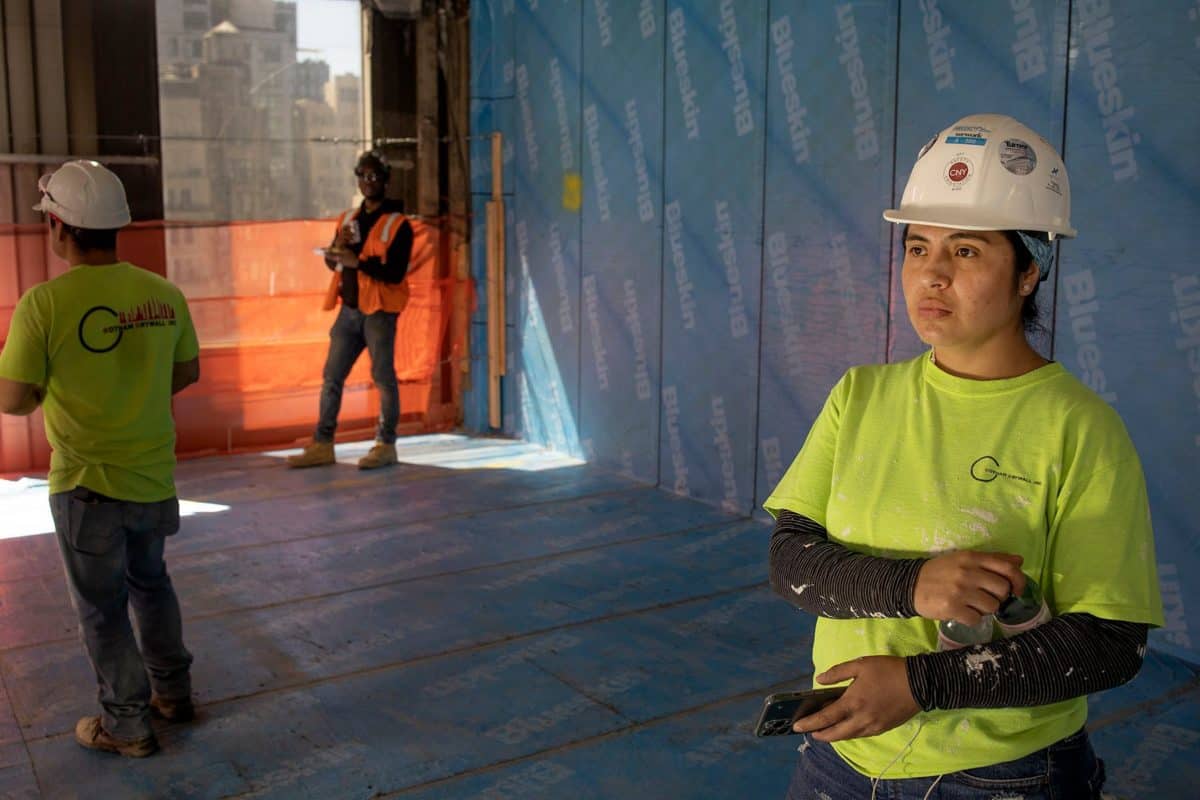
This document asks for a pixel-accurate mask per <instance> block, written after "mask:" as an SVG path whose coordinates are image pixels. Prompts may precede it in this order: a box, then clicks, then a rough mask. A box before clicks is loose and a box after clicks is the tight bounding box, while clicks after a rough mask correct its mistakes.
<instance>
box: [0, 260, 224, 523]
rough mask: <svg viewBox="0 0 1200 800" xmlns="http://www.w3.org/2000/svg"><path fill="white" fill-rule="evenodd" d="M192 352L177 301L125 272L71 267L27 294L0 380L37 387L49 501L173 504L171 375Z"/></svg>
mask: <svg viewBox="0 0 1200 800" xmlns="http://www.w3.org/2000/svg"><path fill="white" fill-rule="evenodd" d="M199 352H200V348H199V344H198V343H197V341H196V330H195V328H194V327H193V326H192V318H191V315H190V314H189V312H188V307H187V302H186V301H185V300H184V298H183V294H182V293H181V292H180V291H179V289H178V288H176V287H175V286H174V285H173V284H172V283H170V282H169V281H167V280H165V279H164V278H161V277H159V276H158V275H155V274H153V273H151V272H147V271H146V270H143V269H139V268H138V267H135V266H133V265H132V264H129V263H125V262H121V263H117V264H108V265H105V266H86V265H85V266H77V267H73V268H71V269H70V270H69V271H68V272H66V273H65V274H63V275H60V276H59V277H57V278H54V279H53V280H50V281H47V282H46V283H42V284H39V285H37V286H35V287H33V288H32V289H30V290H29V291H28V292H26V293H25V295H24V296H23V297H22V298H21V300H20V302H18V303H17V307H16V309H15V310H14V311H13V318H12V325H11V326H10V328H9V331H8V340H7V342H6V343H5V345H4V351H3V353H0V377H4V378H8V379H9V380H14V381H21V382H23V383H32V384H35V385H37V386H42V387H45V390H46V397H45V401H44V403H43V405H42V409H43V413H44V416H45V420H46V438H47V439H49V441H50V446H51V447H52V448H53V452H52V454H51V456H50V476H49V479H50V492H51V493H56V492H65V491H70V490H71V489H74V488H75V487H77V486H85V487H87V488H88V489H91V490H93V491H96V492H100V493H102V494H106V495H109V496H110V497H115V498H117V499H120V500H132V501H135V502H143V503H150V502H157V501H159V500H166V499H168V498H170V497H173V496H174V495H175V482H174V470H175V422H174V420H173V419H172V417H171V374H172V371H173V369H174V365H175V363H176V362H181V361H190V360H192V359H193V358H196V356H197V355H198V354H199Z"/></svg>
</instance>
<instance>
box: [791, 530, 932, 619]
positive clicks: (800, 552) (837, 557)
mask: <svg viewBox="0 0 1200 800" xmlns="http://www.w3.org/2000/svg"><path fill="white" fill-rule="evenodd" d="M924 563H925V559H923V558H901V559H897V558H880V557H877V556H868V555H864V554H863V553H856V552H855V551H853V550H851V549H849V548H848V547H845V546H843V545H841V544H838V543H837V542H832V541H830V540H829V532H828V531H826V530H825V528H824V527H822V526H821V525H820V524H818V523H817V522H815V521H813V520H811V519H809V518H808V517H805V516H802V515H800V514H796V513H794V512H792V511H779V512H778V516H777V517H776V520H775V533H774V534H773V535H772V536H771V552H770V559H769V564H770V566H769V573H770V577H771V588H772V589H774V590H775V592H776V593H777V594H779V595H780V596H781V597H783V598H784V599H785V600H787V601H788V602H790V603H791V604H792V605H794V606H796V607H797V608H801V609H803V610H805V611H807V612H809V613H810V614H815V615H817V616H818V617H829V618H831V619H855V618H858V617H900V618H907V617H915V616H917V611H916V609H915V608H914V607H913V593H914V591H915V590H916V585H917V575H918V574H919V573H920V571H921V565H923V564H924Z"/></svg>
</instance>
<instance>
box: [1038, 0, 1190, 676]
mask: <svg viewBox="0 0 1200 800" xmlns="http://www.w3.org/2000/svg"><path fill="white" fill-rule="evenodd" d="M1154 9H1155V12H1156V13H1146V10H1147V6H1145V5H1144V4H1142V3H1137V2H1132V0H1130V1H1129V2H1107V1H1106V0H1100V1H1099V2H1087V3H1077V4H1076V5H1075V7H1074V9H1073V14H1072V31H1071V34H1072V41H1071V46H1072V48H1073V49H1074V50H1076V51H1077V53H1078V55H1077V57H1076V59H1075V62H1074V63H1073V65H1072V72H1071V80H1070V92H1071V93H1070V98H1069V102H1068V109H1069V115H1068V124H1067V156H1068V157H1067V168H1068V174H1069V175H1070V176H1071V194H1072V205H1073V208H1072V216H1073V220H1072V221H1073V222H1074V223H1075V226H1076V227H1077V228H1078V229H1079V238H1078V239H1077V240H1074V241H1068V242H1065V243H1064V244H1063V245H1062V248H1061V251H1060V252H1061V259H1062V272H1061V274H1060V276H1059V283H1058V287H1059V293H1058V298H1059V303H1058V313H1057V327H1056V338H1055V345H1056V346H1055V356H1056V358H1058V359H1059V360H1060V361H1062V363H1063V364H1065V365H1066V366H1067V367H1068V368H1069V369H1071V371H1072V372H1074V373H1075V374H1076V375H1078V376H1080V378H1081V379H1082V380H1083V381H1084V382H1085V383H1087V384H1088V385H1089V386H1091V387H1092V388H1093V389H1094V390H1095V391H1097V392H1098V393H1100V394H1101V395H1102V396H1103V397H1105V399H1107V400H1108V401H1109V402H1110V403H1111V404H1112V405H1113V406H1114V407H1115V408H1116V409H1117V411H1118V412H1119V413H1120V414H1121V417H1122V419H1124V420H1125V424H1126V426H1127V427H1128V428H1129V431H1130V434H1131V435H1132V437H1133V440H1134V443H1135V444H1136V445H1137V448H1138V453H1139V455H1140V457H1141V459H1142V464H1143V468H1144V469H1145V472H1146V479H1147V484H1148V486H1149V490H1150V503H1151V513H1152V514H1153V517H1154V528H1155V539H1156V545H1157V550H1158V559H1159V577H1160V581H1161V587H1162V592H1163V604H1164V607H1165V611H1166V618H1167V619H1166V621H1167V624H1166V627H1165V628H1164V629H1162V630H1161V631H1158V632H1156V633H1155V634H1153V641H1154V643H1155V644H1156V646H1160V647H1166V648H1167V649H1175V650H1177V651H1178V653H1179V654H1180V655H1183V656H1184V657H1185V658H1190V659H1192V660H1197V656H1200V628H1198V627H1197V622H1196V621H1195V619H1196V615H1197V613H1200V582H1198V581H1197V577H1200V548H1198V547H1197V544H1198V542H1200V528H1198V527H1197V525H1196V520H1197V519H1198V518H1200V494H1197V492H1196V486H1197V476H1198V475H1200V467H1198V464H1200V458H1198V454H1200V271H1198V270H1197V266H1196V259H1195V253H1196V252H1198V251H1200V229H1198V228H1197V225H1196V221H1197V220H1198V219H1200V153H1198V152H1197V140H1198V139H1197V133H1198V131H1197V123H1196V98H1198V97H1200V39H1198V38H1197V37H1200V20H1197V12H1198V11H1200V7H1198V6H1197V4H1196V3H1194V2H1192V3H1183V2H1180V3H1164V4H1157V5H1155V6H1154ZM1164 53H1169V54H1171V55H1170V58H1169V59H1166V58H1165V57H1164ZM1165 63H1170V65H1171V66H1170V70H1169V74H1167V73H1164V69H1163V67H1164V64H1165ZM1181 121H1182V123H1183V124H1181Z"/></svg>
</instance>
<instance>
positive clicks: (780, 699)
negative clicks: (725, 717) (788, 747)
mask: <svg viewBox="0 0 1200 800" xmlns="http://www.w3.org/2000/svg"><path fill="white" fill-rule="evenodd" d="M844 691H846V687H845V686H835V687H833V688H831V689H809V690H808V691H804V692H779V693H778V694H773V695H771V696H770V697H768V698H767V699H766V700H765V701H763V710H762V713H761V714H759V715H758V723H757V724H756V725H755V726H754V735H755V736H785V735H787V734H789V733H795V731H793V730H792V723H794V722H795V721H796V720H798V719H800V718H802V717H807V716H808V715H809V714H815V713H817V712H818V711H820V710H821V709H822V708H824V707H825V706H827V705H829V704H830V703H832V702H833V701H834V700H837V699H838V698H839V697H841V696H842V692H844Z"/></svg>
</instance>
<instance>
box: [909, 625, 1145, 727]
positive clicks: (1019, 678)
mask: <svg viewBox="0 0 1200 800" xmlns="http://www.w3.org/2000/svg"><path fill="white" fill-rule="evenodd" d="M1148 630H1149V626H1147V625H1144V624H1142V623H1137V622H1117V621H1114V620H1108V619H1101V618H1099V617H1094V616H1092V615H1091V614H1063V615H1062V616H1060V617H1055V618H1054V619H1052V620H1050V621H1049V622H1047V623H1045V624H1044V625H1040V626H1038V627H1037V628H1034V629H1033V630H1030V631H1026V632H1024V633H1022V634H1019V635H1017V636H1014V637H1012V638H1011V639H999V640H997V641H994V642H991V643H989V644H981V645H975V646H974V647H967V648H963V649H961V650H949V651H946V652H938V653H923V654H921V655H917V656H909V657H908V659H906V662H905V663H906V666H907V668H908V685H909V688H910V689H911V690H912V694H913V699H914V700H916V701H917V704H918V705H920V706H921V708H922V709H924V710H925V711H932V710H933V709H939V708H940V709H950V708H1018V707H1023V706H1041V705H1047V704H1049V703H1058V702H1061V701H1063V700H1070V699H1072V698H1074V697H1081V696H1083V695H1086V694H1091V693H1093V692H1102V691H1105V690H1106V689H1112V688H1113V687H1115V686H1120V685H1121V684H1123V683H1126V682H1128V681H1129V680H1131V679H1132V678H1133V676H1135V675H1137V673H1138V670H1139V669H1141V666H1142V657H1143V656H1144V655H1145V652H1146V634H1147V631H1148Z"/></svg>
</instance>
